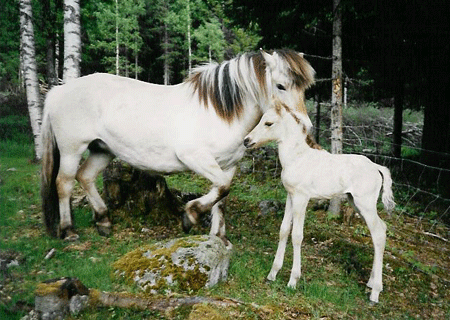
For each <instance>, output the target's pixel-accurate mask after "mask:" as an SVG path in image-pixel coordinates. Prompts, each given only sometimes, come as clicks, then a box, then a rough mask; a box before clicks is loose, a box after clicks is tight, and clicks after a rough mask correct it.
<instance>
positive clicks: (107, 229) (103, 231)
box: [97, 224, 112, 237]
mask: <svg viewBox="0 0 450 320" xmlns="http://www.w3.org/2000/svg"><path fill="white" fill-rule="evenodd" d="M111 229H112V228H111V226H104V225H102V224H97V232H98V234H99V235H101V236H102V237H109V236H110V235H111V233H112V230H111Z"/></svg>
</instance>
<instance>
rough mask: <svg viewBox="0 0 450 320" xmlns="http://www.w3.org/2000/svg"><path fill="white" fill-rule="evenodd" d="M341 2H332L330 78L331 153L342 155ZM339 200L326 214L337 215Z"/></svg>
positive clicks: (338, 199) (339, 0)
mask: <svg viewBox="0 0 450 320" xmlns="http://www.w3.org/2000/svg"><path fill="white" fill-rule="evenodd" d="M340 2H341V0H333V62H332V71H331V78H332V79H333V80H332V91H331V153H337V154H339V153H342V85H343V83H342V12H341V8H340ZM340 204H341V198H338V197H336V198H333V199H331V201H330V207H329V208H328V212H329V214H330V215H332V216H337V215H338V214H339V210H340Z"/></svg>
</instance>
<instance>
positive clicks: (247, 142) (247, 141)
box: [244, 138, 250, 147]
mask: <svg viewBox="0 0 450 320" xmlns="http://www.w3.org/2000/svg"><path fill="white" fill-rule="evenodd" d="M249 143H250V138H245V139H244V146H246V147H248V145H249Z"/></svg>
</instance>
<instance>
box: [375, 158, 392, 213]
mask: <svg viewBox="0 0 450 320" xmlns="http://www.w3.org/2000/svg"><path fill="white" fill-rule="evenodd" d="M377 169H378V171H379V172H380V173H381V175H382V176H383V194H382V195H381V201H382V202H383V205H384V209H385V210H386V211H387V212H388V213H389V214H390V213H391V212H392V210H393V209H394V207H395V202H394V195H393V194H392V178H391V173H390V171H389V169H388V168H386V167H383V166H380V165H377Z"/></svg>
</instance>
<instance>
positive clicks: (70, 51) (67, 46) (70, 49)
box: [63, 0, 81, 82]
mask: <svg viewBox="0 0 450 320" xmlns="http://www.w3.org/2000/svg"><path fill="white" fill-rule="evenodd" d="M80 62H81V26H80V0H64V75H63V79H64V82H67V81H68V80H70V79H75V78H78V77H79V76H80Z"/></svg>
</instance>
